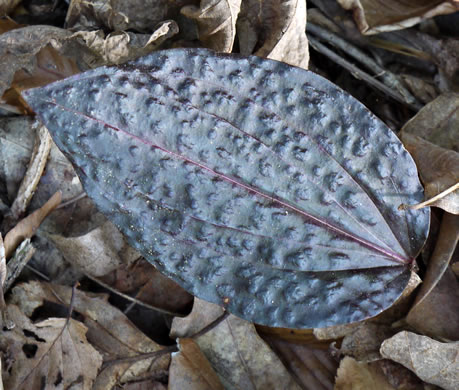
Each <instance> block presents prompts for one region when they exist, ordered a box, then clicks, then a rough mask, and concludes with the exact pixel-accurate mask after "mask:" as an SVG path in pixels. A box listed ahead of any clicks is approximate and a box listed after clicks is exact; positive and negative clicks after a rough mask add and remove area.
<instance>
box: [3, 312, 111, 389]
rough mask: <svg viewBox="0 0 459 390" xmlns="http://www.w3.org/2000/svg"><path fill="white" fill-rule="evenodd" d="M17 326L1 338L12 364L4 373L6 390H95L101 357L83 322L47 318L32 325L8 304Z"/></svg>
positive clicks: (12, 318) (11, 317) (9, 316)
mask: <svg viewBox="0 0 459 390" xmlns="http://www.w3.org/2000/svg"><path fill="white" fill-rule="evenodd" d="M7 313H8V318H9V319H10V320H12V321H13V322H14V324H15V327H14V328H13V329H12V330H8V331H4V332H2V333H1V335H0V345H1V349H2V351H3V353H4V354H5V353H6V354H7V355H5V356H8V358H9V359H10V360H9V362H11V363H10V364H11V366H10V367H9V369H8V370H3V379H4V383H5V387H6V388H7V389H38V388H46V389H50V390H52V389H62V388H69V387H71V386H72V385H73V386H75V385H76V384H77V383H78V385H79V386H78V388H79V389H82V390H83V389H87V390H90V389H92V385H93V383H94V380H95V378H96V375H97V373H98V371H99V369H100V367H101V365H102V356H101V355H100V353H99V352H98V351H97V350H96V349H94V347H93V346H92V345H91V344H90V343H89V342H88V340H87V338H86V333H87V331H88V329H87V328H86V326H84V325H83V324H82V323H81V322H78V321H76V320H74V319H69V321H68V323H67V320H66V319H65V318H48V319H47V320H44V321H41V322H39V323H36V324H34V323H32V322H31V320H30V319H29V318H27V317H26V316H25V315H24V314H23V313H22V312H21V310H20V308H19V307H18V306H16V305H8V307H7Z"/></svg>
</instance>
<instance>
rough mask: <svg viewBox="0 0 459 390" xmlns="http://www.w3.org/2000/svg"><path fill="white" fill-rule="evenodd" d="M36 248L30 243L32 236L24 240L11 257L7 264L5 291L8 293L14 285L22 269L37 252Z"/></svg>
mask: <svg viewBox="0 0 459 390" xmlns="http://www.w3.org/2000/svg"><path fill="white" fill-rule="evenodd" d="M35 250H36V249H35V248H34V247H33V245H32V244H31V243H30V238H28V239H26V240H24V241H23V242H22V243H21V245H19V247H18V248H17V249H16V252H14V255H13V257H12V258H11V259H10V261H9V262H8V265H7V269H8V272H7V276H6V280H5V284H4V285H3V291H4V292H5V293H6V292H7V291H8V290H9V289H10V287H11V286H12V285H13V283H14V281H15V280H16V279H17V277H18V276H19V275H20V273H21V272H22V269H23V268H24V267H25V265H26V264H27V263H28V261H29V260H30V259H31V258H32V256H33V254H34V253H35Z"/></svg>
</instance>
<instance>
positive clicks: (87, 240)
mask: <svg viewBox="0 0 459 390" xmlns="http://www.w3.org/2000/svg"><path fill="white" fill-rule="evenodd" d="M49 238H50V239H51V241H52V242H53V243H54V245H56V247H57V248H58V249H59V250H60V251H61V253H62V254H63V256H64V258H65V259H66V260H67V261H68V262H69V263H70V264H72V265H73V266H76V267H77V268H80V269H81V270H82V271H83V272H85V273H87V274H89V275H91V276H94V277H99V276H103V275H106V274H108V273H109V272H111V271H113V270H115V269H117V268H118V267H119V266H120V265H121V264H122V260H121V259H120V257H119V255H118V252H119V251H120V250H121V249H122V248H123V246H124V238H123V236H122V234H121V233H120V232H119V231H118V229H117V228H116V227H115V226H114V225H113V224H112V223H111V222H106V223H105V224H103V225H102V226H100V227H98V228H96V229H94V230H91V231H90V232H89V233H87V234H85V235H83V236H78V237H63V236H61V235H57V234H53V235H50V236H49Z"/></svg>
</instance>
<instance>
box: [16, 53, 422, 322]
mask: <svg viewBox="0 0 459 390" xmlns="http://www.w3.org/2000/svg"><path fill="white" fill-rule="evenodd" d="M24 97H25V99H26V101H27V102H28V103H29V104H30V106H31V107H32V108H33V110H34V111H35V112H36V113H37V114H38V116H39V117H40V119H41V121H42V122H43V123H44V124H45V125H46V126H47V127H48V128H49V130H50V132H51V134H52V136H53V138H54V140H55V141H56V143H57V145H58V146H59V148H60V149H61V150H62V151H63V152H64V153H65V154H66V155H67V156H68V157H69V158H70V160H71V161H72V163H73V164H74V165H75V167H76V169H77V172H78V174H79V176H80V178H81V180H82V182H83V185H84V187H85V189H86V191H87V193H88V194H89V196H91V197H92V198H93V200H94V201H95V202H96V204H97V205H98V207H99V208H100V209H101V211H102V212H104V213H105V214H106V215H107V217H108V218H110V219H111V220H112V221H113V222H114V223H115V224H116V225H117V226H118V227H119V228H120V229H121V230H122V232H123V233H124V234H125V235H126V236H127V238H128V240H129V242H130V243H131V244H132V245H133V246H134V247H135V248H137V249H138V250H139V251H141V252H142V253H143V254H144V256H145V257H146V258H147V259H148V260H149V261H150V262H152V263H153V264H154V265H155V266H156V267H157V268H158V269H160V270H161V271H162V272H164V273H165V274H166V275H168V276H170V277H171V278H173V279H174V280H176V281H177V282H178V283H180V284H181V285H182V286H183V287H184V288H186V289H187V290H189V291H190V292H192V293H193V294H195V295H196V296H198V297H201V298H203V299H206V300H209V301H212V302H215V303H218V304H220V305H223V306H225V307H226V308H227V309H228V310H229V311H230V312H232V313H234V314H236V315H238V316H241V317H243V318H245V319H248V320H250V321H253V322H257V323H260V324H266V325H271V326H283V327H298V328H301V327H324V326H329V325H335V324H340V323H347V322H353V321H359V320H362V319H364V318H368V317H371V316H374V315H376V314H378V313H380V312H381V311H383V310H384V309H385V308H387V307H389V306H390V305H391V304H392V303H393V302H394V301H395V300H396V299H397V297H398V296H399V295H400V294H401V292H402V291H403V289H404V287H405V285H406V284H407V282H408V279H409V277H410V264H411V263H412V261H413V258H414V257H415V256H416V254H417V253H418V251H419V250H420V248H421V247H422V245H423V243H424V240H425V238H426V235H427V232H428V226H429V212H428V211H427V210H417V211H410V210H403V211H398V210H397V207H398V206H399V205H400V204H401V203H406V204H411V203H416V202H419V201H421V200H422V199H423V192H422V187H421V185H420V183H419V181H418V177H417V171H416V167H415V165H414V163H413V161H412V159H411V157H410V155H409V154H408V153H407V151H406V150H405V149H404V148H403V146H402V144H401V143H400V142H399V140H398V138H397V137H396V136H395V135H394V134H393V133H392V132H391V130H390V129H389V128H387V127H386V126H385V125H384V124H383V123H382V122H381V121H380V120H378V119H377V118H376V117H375V116H374V115H372V114H371V113H370V112H369V111H368V110H367V109H366V108H365V107H364V106H362V104H360V103H359V102H358V101H357V100H355V99H354V98H352V97H351V96H349V95H348V94H346V93H344V92H343V91H342V90H341V89H339V88H337V87H336V86H335V85H333V84H331V83H330V82H329V81H327V80H325V79H323V78H322V77H320V76H318V75H316V74H314V73H312V72H308V71H305V70H302V69H299V68H295V67H291V66H288V65H286V64H284V63H281V62H276V61H271V60H266V59H262V58H258V57H236V56H232V55H221V54H216V53H214V52H211V51H207V50H202V49H177V50H169V51H163V52H156V53H154V54H152V55H149V56H147V57H143V58H141V59H138V60H136V61H135V62H131V63H129V64H127V65H123V66H119V67H103V68H98V69H96V70H92V71H89V72H86V73H83V74H81V75H77V76H74V77H71V78H68V79H66V80H63V81H59V82H56V83H54V84H51V85H49V86H47V87H44V88H39V89H33V90H29V91H27V92H26V93H25V94H24ZM95 261H97V260H96V259H95Z"/></svg>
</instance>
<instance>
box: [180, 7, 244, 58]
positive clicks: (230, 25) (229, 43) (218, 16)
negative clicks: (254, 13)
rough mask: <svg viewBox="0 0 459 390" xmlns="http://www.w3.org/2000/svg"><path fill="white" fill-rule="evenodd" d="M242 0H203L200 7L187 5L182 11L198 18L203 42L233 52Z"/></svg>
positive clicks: (190, 16)
mask: <svg viewBox="0 0 459 390" xmlns="http://www.w3.org/2000/svg"><path fill="white" fill-rule="evenodd" d="M240 9H241V0H201V4H200V6H199V7H196V6H195V5H187V6H185V7H183V8H182V9H181V10H180V12H181V13H182V14H183V15H185V16H186V17H187V18H190V19H194V20H196V23H197V25H198V31H199V40H200V41H201V43H202V44H203V45H204V46H205V47H207V48H209V49H212V50H215V51H219V52H224V53H231V51H232V50H233V44H234V38H235V37H236V20H237V17H238V14H239V11H240Z"/></svg>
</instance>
